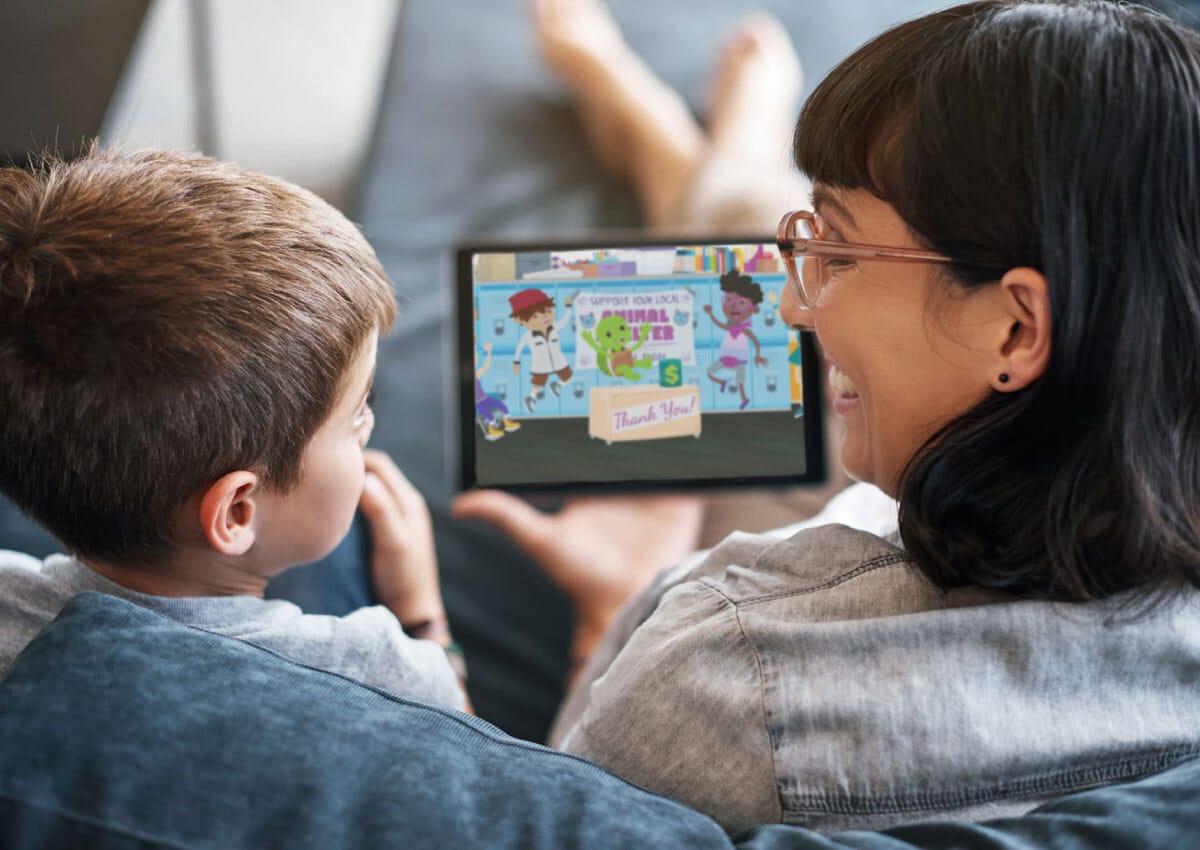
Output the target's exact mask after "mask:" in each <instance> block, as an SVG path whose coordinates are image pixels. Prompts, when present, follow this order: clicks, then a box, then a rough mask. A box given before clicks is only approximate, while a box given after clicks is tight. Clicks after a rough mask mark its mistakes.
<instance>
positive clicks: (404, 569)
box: [359, 449, 446, 625]
mask: <svg viewBox="0 0 1200 850" xmlns="http://www.w3.org/2000/svg"><path fill="white" fill-rule="evenodd" d="M363 461H364V463H365V465H366V468H367V477H366V481H365V482H364V484H363V492H362V498H361V499H360V500H359V507H361V508H362V512H363V514H364V515H365V516H366V518H367V521H368V522H370V524H371V536H372V538H373V540H374V545H373V548H372V551H371V574H372V577H373V578H374V581H375V595H376V596H377V597H378V598H379V602H380V604H382V605H385V606H387V608H388V609H389V610H390V611H391V612H392V613H393V614H395V615H396V619H397V620H399V621H400V622H401V623H402V624H404V625H413V624H416V623H421V622H425V621H431V620H444V619H445V617H446V609H445V607H444V606H443V605H442V591H441V588H440V587H439V586H438V569H437V555H436V553H435V551H434V548H433V525H432V523H431V522H430V520H429V508H428V507H426V505H425V499H424V498H422V497H421V494H420V493H418V492H417V490H416V488H415V487H413V486H412V484H410V483H409V481H408V479H407V478H405V477H404V473H402V472H401V471H400V470H399V468H398V467H397V466H396V464H395V463H393V462H392V459H391V458H390V457H388V456H387V455H386V454H384V453H383V452H381V451H376V450H375V449H367V450H366V451H364V452H363Z"/></svg>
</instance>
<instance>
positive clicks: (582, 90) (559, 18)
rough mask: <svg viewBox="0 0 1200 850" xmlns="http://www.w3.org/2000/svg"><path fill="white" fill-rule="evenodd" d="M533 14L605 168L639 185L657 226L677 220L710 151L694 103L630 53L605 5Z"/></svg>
mask: <svg viewBox="0 0 1200 850" xmlns="http://www.w3.org/2000/svg"><path fill="white" fill-rule="evenodd" d="M530 11H531V15H532V18H533V25H534V33H535V35H536V37H537V41H538V46H539V48H540V50H541V53H542V56H543V58H544V59H545V60H546V63H547V64H548V65H549V66H550V67H551V68H552V69H553V70H554V71H555V73H556V74H557V75H558V76H559V78H560V79H561V80H562V81H563V82H564V83H565V84H566V85H567V86H568V87H569V88H570V89H571V91H572V92H573V93H574V95H575V97H576V98H577V99H578V101H579V109H580V115H581V118H582V119H583V124H584V128H585V129H586V130H587V133H588V138H589V140H590V142H591V143H592V146H593V147H594V148H595V151H596V155H597V157H598V158H599V159H600V161H601V163H602V164H603V165H604V167H605V169H606V170H607V171H608V172H609V173H610V174H612V175H613V176H616V177H619V178H622V179H630V180H632V181H633V184H634V188H635V189H636V190H637V193H638V197H639V199H640V201H641V204H642V210H643V213H644V214H645V217H646V220H647V222H648V223H649V224H651V225H656V224H662V223H664V222H665V221H668V220H670V219H671V218H672V217H673V216H674V214H675V212H676V210H677V208H678V206H679V203H680V201H681V199H682V198H683V195H684V193H685V192H686V191H687V189H688V187H689V185H690V184H691V181H692V178H693V176H694V175H695V172H696V168H697V166H698V165H699V162H700V160H701V158H702V157H703V155H704V151H705V148H706V141H705V138H704V134H703V132H702V131H701V129H700V127H699V125H698V124H697V123H696V120H695V119H694V118H693V117H692V114H691V112H689V111H688V108H687V104H685V103H684V102H683V99H682V98H681V97H680V96H679V95H678V94H677V93H676V92H675V91H674V90H672V89H671V88H669V87H668V86H666V85H665V84H664V83H663V82H662V81H661V80H659V79H658V78H657V77H656V76H654V73H653V72H652V71H651V70H650V69H649V68H647V67H646V65H645V64H644V63H643V62H642V60H641V59H640V58H639V57H638V56H637V55H636V54H634V53H633V51H631V50H630V49H629V45H627V44H626V43H625V39H624V38H623V37H622V36H621V31H620V30H619V29H618V28H617V25H616V22H615V21H614V20H613V19H612V16H611V15H610V14H609V13H608V9H607V8H606V7H605V6H604V4H603V3H602V2H600V0H530Z"/></svg>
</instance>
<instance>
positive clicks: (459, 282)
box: [454, 231, 827, 493]
mask: <svg viewBox="0 0 1200 850" xmlns="http://www.w3.org/2000/svg"><path fill="white" fill-rule="evenodd" d="M774 241H775V237H774V236H772V235H763V234H757V235H749V236H747V235H734V236H723V235H722V236H713V235H709V236H705V237H697V235H696V234H694V233H693V234H678V235H675V236H673V237H663V236H654V237H647V236H646V235H645V234H644V233H640V232H638V233H632V234H631V233H628V232H625V231H603V232H597V233H595V234H591V235H587V236H580V237H572V238H566V239H553V240H545V241H540V242H529V241H515V240H514V241H504V240H488V241H473V242H464V243H461V244H460V245H458V246H457V248H456V249H455V255H456V256H455V276H456V281H455V287H454V300H455V303H454V313H455V350H456V353H457V358H458V384H459V387H458V389H459V392H458V401H459V403H458V431H459V443H460V448H461V451H460V454H459V475H458V478H459V481H460V484H461V486H462V488H463V489H464V490H470V489H474V488H476V487H486V488H487V489H496V490H505V491H508V492H511V493H570V492H604V491H609V492H612V491H631V490H632V491H650V490H659V491H665V490H679V489H688V490H693V489H721V488H745V487H779V486H794V485H800V484H804V485H816V484H823V483H825V481H826V480H827V470H826V469H825V429H824V419H825V417H824V410H825V404H824V386H823V382H822V379H821V375H820V368H819V365H818V360H817V349H816V343H815V342H814V338H813V337H814V335H813V334H812V332H810V331H801V332H800V333H799V337H800V350H801V367H800V371H801V383H802V385H803V393H804V446H805V469H806V472H805V473H804V474H803V475H761V476H742V477H728V478H690V479H684V478H674V479H669V480H661V479H651V480H630V481H575V482H566V481H554V482H546V483H543V484H530V483H521V484H486V485H480V484H479V483H478V482H477V481H476V480H475V439H476V438H475V416H474V411H475V320H474V315H473V305H474V293H473V286H474V280H473V269H472V263H471V259H472V257H473V256H474V255H475V254H502V253H527V252H553V251H587V250H602V249H613V250H620V249H625V248H655V247H658V248H662V247H672V246H675V247H677V246H679V245H743V244H768V245H769V244H773V243H774ZM468 425H469V426H470V427H467V426H468Z"/></svg>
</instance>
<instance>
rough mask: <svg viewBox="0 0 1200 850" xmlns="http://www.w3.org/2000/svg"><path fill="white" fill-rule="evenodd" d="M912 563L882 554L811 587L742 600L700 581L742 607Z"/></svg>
mask: <svg viewBox="0 0 1200 850" xmlns="http://www.w3.org/2000/svg"><path fill="white" fill-rule="evenodd" d="M911 563H912V559H911V558H909V557H908V556H907V555H904V554H893V555H880V556H879V557H877V558H871V559H870V560H869V561H863V562H862V563H861V564H859V565H858V566H857V567H855V568H854V569H851V570H847V571H846V572H844V573H839V574H838V575H836V576H834V577H833V578H831V579H829V580H828V581H824V582H821V583H820V584H815V585H811V586H809V587H800V588H795V589H792V590H781V591H778V592H776V593H767V594H763V595H762V596H750V597H747V598H746V599H742V600H740V601H739V600H734V599H732V598H730V597H729V595H728V594H726V593H725V592H724V591H723V590H721V589H720V588H719V587H718V586H717V585H716V582H715V580H714V579H712V578H708V577H706V578H702V579H700V581H701V583H703V584H704V585H706V586H708V587H710V588H712V589H713V590H715V591H717V592H718V593H720V594H721V595H722V596H723V597H725V599H727V600H728V601H729V603H730V604H731V605H733V606H734V607H740V606H743V605H756V604H758V603H760V602H772V601H774V600H776V599H787V598H789V597H793V596H807V595H809V594H813V593H819V592H820V591H822V590H829V589H830V588H834V587H837V586H838V585H839V584H845V583H846V582H848V581H850V580H851V579H855V578H858V577H859V576H861V575H863V574H865V573H869V572H874V571H875V570H880V569H884V568H885V567H890V566H894V565H896V564H911Z"/></svg>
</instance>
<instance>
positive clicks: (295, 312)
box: [0, 150, 396, 565]
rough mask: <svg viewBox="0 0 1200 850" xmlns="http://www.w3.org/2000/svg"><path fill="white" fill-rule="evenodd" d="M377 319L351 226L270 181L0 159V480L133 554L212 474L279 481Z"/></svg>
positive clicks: (365, 256)
mask: <svg viewBox="0 0 1200 850" xmlns="http://www.w3.org/2000/svg"><path fill="white" fill-rule="evenodd" d="M395 312H396V306H395V299H394V296H393V294H392V290H391V286H390V284H389V282H388V280H387V276H386V274H385V273H384V271H383V268H382V266H381V265H380V264H379V261H378V259H377V258H376V257H375V254H374V252H373V251H372V250H371V248H370V246H369V245H368V244H367V242H366V241H365V240H364V239H363V237H362V235H361V234H360V233H359V232H358V230H357V229H356V228H355V227H354V226H353V225H352V224H350V223H349V222H348V221H346V219H345V218H344V217H342V215H341V214H340V213H338V212H337V211H335V210H334V209H333V208H332V207H330V206H329V205H327V204H326V203H324V202H323V201H321V200H320V199H318V198H317V197H316V196H315V195H312V194H311V193H309V192H307V191H304V190H303V189H300V188H298V187H296V186H292V185H290V184H287V183H285V182H283V181H281V180H276V179H273V178H270V177H266V176H263V175H260V174H254V173H251V172H247V171H243V170H241V169H239V168H237V167H235V166H233V165H229V164H226V163H221V162H217V161H215V160H212V159H208V158H205V157H200V156H194V155H189V154H183V153H175V152H166V151H140V152H134V153H120V152H115V151H100V150H93V151H92V152H91V153H89V154H88V155H87V156H85V157H83V158H81V159H79V160H76V161H74V162H60V161H56V160H52V159H47V160H46V161H44V162H42V163H40V164H38V165H36V166H35V167H34V168H32V169H30V170H21V169H14V168H9V169H0V491H3V492H4V494H5V495H7V496H8V497H9V498H11V499H12V500H13V501H14V502H15V503H16V504H17V505H18V506H19V507H20V508H21V509H22V510H24V511H25V512H26V513H28V514H29V515H30V516H32V517H33V518H34V519H35V520H37V521H38V522H40V523H41V524H42V525H44V526H46V527H47V528H48V529H49V530H50V531H51V532H52V533H54V534H55V535H56V536H57V537H58V538H59V539H60V540H61V541H62V542H63V543H65V544H66V546H67V547H68V548H69V549H70V550H71V551H73V552H74V553H76V554H78V555H80V556H82V557H88V558H94V559H98V560H101V561H109V562H123V563H130V564H146V565H149V564H152V563H153V562H154V561H155V560H156V559H159V558H161V557H163V556H164V555H166V554H167V553H169V552H170V551H171V548H172V546H173V543H174V533H173V532H174V527H175V523H176V520H177V517H178V516H179V510H180V508H181V507H182V506H183V504H184V503H185V501H186V500H187V499H188V498H189V497H190V496H192V495H193V494H195V493H197V492H200V491H202V490H203V489H205V488H207V487H208V486H209V485H211V484H212V483H213V482H215V481H216V480H217V479H218V478H220V477H221V476H223V475H225V474H226V473H229V472H232V471H234V470H238V469H249V470H251V471H254V472H257V473H258V474H259V475H260V476H261V481H262V483H263V486H265V487H269V488H272V489H274V490H277V491H286V489H287V488H288V487H290V486H291V485H292V484H294V483H295V482H296V480H297V479H298V477H299V475H300V473H301V469H300V458H301V455H302V453H303V450H304V447H305V445H306V444H307V443H308V441H309V440H310V438H311V437H312V436H313V434H314V433H315V431H316V430H317V429H318V428H319V427H320V426H321V424H322V423H323V422H324V421H325V420H326V419H327V418H328V416H329V414H330V412H331V411H332V409H333V406H334V404H335V402H336V401H337V400H338V398H339V396H340V395H341V393H342V391H343V389H344V384H345V378H346V375H347V372H348V370H349V367H350V365H351V364H352V363H353V361H354V358H355V356H356V354H357V353H358V352H359V351H360V350H361V349H362V347H363V345H364V344H365V343H366V341H367V340H368V339H369V337H370V336H371V335H372V334H373V333H374V332H375V331H377V330H378V331H386V330H387V329H388V328H389V327H390V326H391V323H392V321H393V319H394V317H395Z"/></svg>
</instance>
